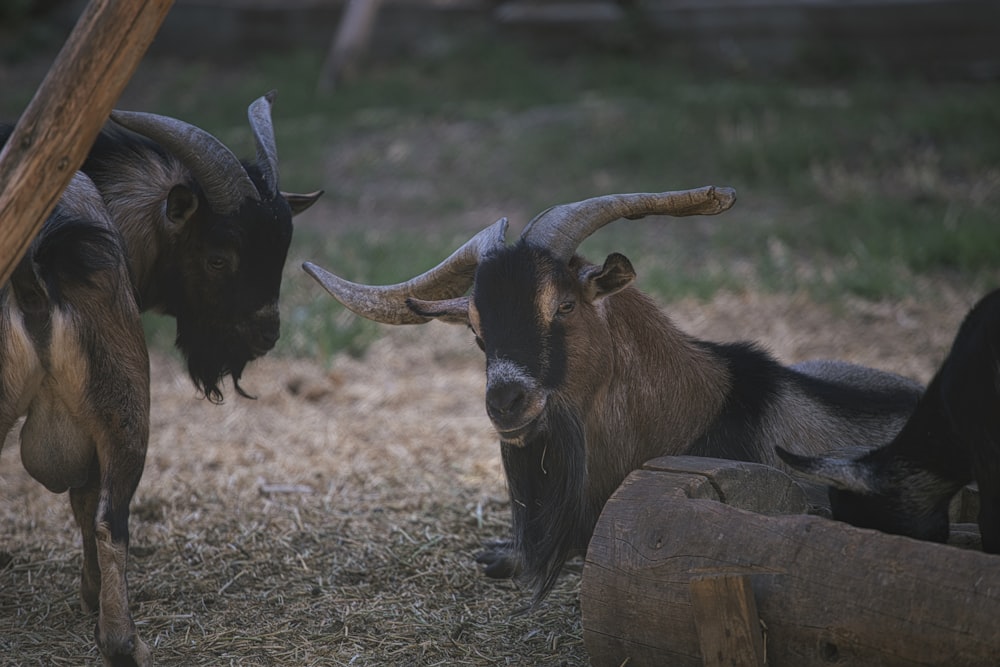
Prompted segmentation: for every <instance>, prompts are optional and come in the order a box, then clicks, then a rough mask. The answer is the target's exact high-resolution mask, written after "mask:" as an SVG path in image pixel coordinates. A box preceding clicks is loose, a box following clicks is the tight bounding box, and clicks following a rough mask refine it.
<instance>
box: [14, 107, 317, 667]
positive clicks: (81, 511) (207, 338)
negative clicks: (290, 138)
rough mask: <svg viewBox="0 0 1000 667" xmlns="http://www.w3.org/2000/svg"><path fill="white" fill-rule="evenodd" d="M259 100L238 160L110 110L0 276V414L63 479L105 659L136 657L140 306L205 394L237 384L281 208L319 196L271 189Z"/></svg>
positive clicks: (270, 325)
mask: <svg viewBox="0 0 1000 667" xmlns="http://www.w3.org/2000/svg"><path fill="white" fill-rule="evenodd" d="M272 101H273V95H267V96H265V97H261V98H260V99H258V100H256V101H255V102H254V103H253V104H252V105H251V106H250V109H249V115H250V123H251V127H252V130H253V133H254V136H255V137H256V143H257V160H256V161H255V162H253V163H250V164H247V165H243V164H241V163H240V161H239V160H238V159H237V158H236V157H235V156H234V155H233V154H232V153H231V152H230V151H229V149H228V148H226V147H225V146H224V145H223V144H222V143H221V142H219V141H218V139H215V138H214V137H212V136H211V135H210V134H208V133H207V132H204V131H203V130H200V129H198V128H196V127H193V126H191V125H188V124H186V123H183V122H181V121H178V120H175V119H171V118H166V117H163V116H155V115H152V114H142V113H126V112H114V114H113V120H114V121H115V122H114V123H109V124H108V125H107V126H106V127H105V128H104V130H103V131H102V132H101V134H100V136H99V137H98V139H97V141H96V142H95V145H94V147H93V149H92V150H91V152H90V154H89V157H88V159H87V161H86V163H85V164H84V166H83V168H82V170H81V172H78V173H77V174H76V176H75V177H74V179H73V181H72V182H71V184H70V186H69V187H68V188H67V190H66V191H65V193H64V194H63V196H62V197H61V199H60V201H59V203H58V204H57V206H56V208H55V210H54V211H53V213H52V215H51V216H50V217H49V218H48V219H47V220H46V222H45V223H44V225H43V226H42V229H41V231H40V232H39V234H38V235H37V237H36V238H35V239H34V240H33V241H32V244H31V246H30V247H29V249H28V251H27V253H26V255H25V256H24V258H23V259H22V260H21V262H20V263H19V264H18V266H17V267H16V268H15V270H14V272H13V274H12V277H11V279H10V281H9V282H8V284H7V285H4V286H3V287H2V289H0V429H2V432H3V433H6V432H8V431H9V430H10V429H11V428H13V426H14V425H15V423H16V421H17V420H18V418H19V417H21V416H24V417H25V420H24V423H23V426H22V427H21V431H20V446H21V458H22V461H23V463H24V466H25V468H26V469H27V471H28V472H29V473H30V474H31V476H32V477H34V478H35V479H36V480H38V481H39V482H41V483H42V484H44V485H45V486H46V487H47V488H48V489H49V490H51V491H53V492H56V493H62V492H64V491H67V490H68V491H69V496H70V504H71V506H72V509H73V515H74V517H75V519H76V522H77V524H78V525H79V528H80V531H81V533H82V536H83V568H82V574H81V586H80V593H81V597H82V601H83V606H84V608H85V609H88V610H97V611H98V620H97V624H96V629H95V636H96V640H97V645H98V648H99V649H100V652H101V655H102V656H103V658H104V660H105V662H106V663H107V664H114V665H139V666H140V667H143V666H145V665H149V664H151V657H150V652H149V650H148V648H147V647H146V645H145V644H144V643H143V642H142V640H141V639H140V638H139V636H138V635H137V633H136V630H135V625H134V623H133V621H132V617H131V613H130V611H129V603H128V589H127V585H126V561H127V556H128V542H129V532H128V518H129V502H130V501H131V498H132V495H133V494H134V492H135V489H136V487H137V485H138V483H139V479H140V477H141V475H142V470H143V465H144V462H145V455H146V447H147V444H148V439H149V437H148V436H149V360H148V355H147V349H146V342H145V339H144V334H143V327H142V322H141V320H140V315H139V313H140V311H143V310H149V309H153V310H158V311H161V312H163V313H166V314H168V315H172V316H173V317H175V318H176V321H177V346H178V348H180V350H181V351H182V353H183V354H184V355H185V357H186V358H187V361H188V370H189V373H190V375H191V378H192V380H193V381H194V383H195V384H196V386H198V387H199V388H200V389H201V390H202V391H203V392H204V393H205V395H206V396H207V397H208V398H209V399H211V400H213V401H221V400H222V390H221V388H220V383H221V382H222V380H223V379H224V378H225V376H226V375H229V376H231V377H232V380H233V385H234V387H235V388H236V391H237V392H238V393H240V394H243V395H245V394H244V392H243V390H242V389H241V388H240V386H239V378H240V375H241V372H242V371H243V369H244V368H245V366H246V365H247V363H249V362H250V361H251V360H252V359H254V358H256V357H259V356H261V355H263V354H265V353H266V352H267V351H268V350H270V349H271V347H273V345H274V343H275V341H276V340H277V338H278V327H279V319H278V304H277V301H278V290H279V287H280V282H281V273H282V268H283V266H284V263H285V257H286V254H287V251H288V246H289V242H290V240H291V235H292V215H293V214H294V213H297V212H298V211H301V210H304V209H305V208H307V207H308V206H309V205H310V204H311V203H312V202H313V201H315V199H316V197H318V193H317V194H314V195H286V194H284V193H281V192H280V191H279V190H278V185H277V181H278V172H277V155H276V152H275V147H274V130H273V127H272V125H271V116H270V113H271V112H270V107H271V103H272ZM125 127H128V128H130V129H125ZM7 136H8V133H7V132H3V131H0V139H3V140H5V139H6V137H7Z"/></svg>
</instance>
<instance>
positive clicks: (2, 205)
mask: <svg viewBox="0 0 1000 667" xmlns="http://www.w3.org/2000/svg"><path fill="white" fill-rule="evenodd" d="M172 4H173V0H91V2H90V3H89V4H88V5H87V7H86V8H85V9H84V11H83V13H82V14H81V15H80V18H79V20H77V22H76V26H75V27H74V28H73V31H72V32H71V33H70V35H69V38H68V39H67V40H66V43H65V44H64V45H63V48H62V50H60V52H59V54H58V55H57V56H56V59H55V61H54V62H53V63H52V66H51V67H50V68H49V71H48V74H46V76H45V79H44V80H43V81H42V83H41V85H40V86H39V87H38V90H37V91H35V96H34V97H33V98H32V100H31V102H30V103H29V104H28V107H27V108H26V109H25V110H24V113H23V114H22V115H21V118H20V119H19V120H18V123H17V126H16V127H15V128H14V131H13V133H12V134H11V136H10V138H9V139H8V140H7V143H6V145H5V146H4V147H3V149H2V150H0V285H2V284H4V283H6V282H7V280H8V278H10V274H11V272H12V271H13V269H14V266H16V265H17V262H18V261H20V259H21V257H23V256H24V253H25V251H26V250H27V249H28V245H29V244H30V243H31V240H32V239H33V238H34V237H35V235H36V234H37V233H38V230H39V229H41V226H42V223H43V222H44V221H45V218H46V217H48V215H49V213H51V212H52V209H53V208H54V207H55V205H56V202H58V201H59V197H60V196H61V195H62V192H63V190H64V189H65V188H66V185H67V184H69V181H70V179H71V178H72V177H73V173H74V172H75V171H76V170H77V169H79V168H80V165H81V164H83V161H84V159H85V158H86V156H87V152H88V151H89V150H90V146H91V145H92V144H93V143H94V139H95V137H96V136H97V133H98V132H99V131H100V129H101V126H102V125H103V124H104V122H105V120H106V119H107V117H108V114H109V113H110V112H111V109H112V108H113V106H114V104H115V102H117V101H118V97H119V96H120V95H121V93H122V90H124V88H125V86H126V84H128V82H129V79H131V78H132V74H133V73H134V72H135V69H136V67H137V66H138V65H139V61H140V60H141V59H142V56H143V54H145V52H146V49H147V48H148V47H149V44H150V43H151V42H152V41H153V38H154V37H155V36H156V33H157V31H158V30H159V28H160V24H161V23H162V22H163V19H164V17H166V15H167V12H168V11H169V10H170V6H171V5H172Z"/></svg>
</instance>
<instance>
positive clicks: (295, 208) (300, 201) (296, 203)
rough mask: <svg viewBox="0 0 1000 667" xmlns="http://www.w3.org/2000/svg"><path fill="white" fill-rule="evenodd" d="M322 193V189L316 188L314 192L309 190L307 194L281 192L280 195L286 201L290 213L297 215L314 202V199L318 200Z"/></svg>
mask: <svg viewBox="0 0 1000 667" xmlns="http://www.w3.org/2000/svg"><path fill="white" fill-rule="evenodd" d="M322 194H323V191H322V190H317V191H316V192H310V193H309V194H307V195H300V194H297V193H295V192H282V193H281V196H282V197H284V198H285V201H287V202H288V206H289V207H290V208H291V209H292V215H298V214H299V213H301V212H302V211H304V210H306V209H307V208H309V207H310V206H312V205H313V204H315V203H316V200H318V199H319V198H320V196H321V195H322Z"/></svg>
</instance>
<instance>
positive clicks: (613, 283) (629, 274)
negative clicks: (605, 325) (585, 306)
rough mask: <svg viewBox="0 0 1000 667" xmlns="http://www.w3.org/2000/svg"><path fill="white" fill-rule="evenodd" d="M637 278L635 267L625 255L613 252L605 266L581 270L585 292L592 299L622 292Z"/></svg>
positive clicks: (605, 261)
mask: <svg viewBox="0 0 1000 667" xmlns="http://www.w3.org/2000/svg"><path fill="white" fill-rule="evenodd" d="M634 280H635V269H634V268H632V262H630V261H628V257H626V256H625V255H622V254H619V253H617V252H613V253H611V254H610V255H608V258H607V259H605V260H604V266H602V267H600V268H598V267H596V266H588V267H587V268H585V269H583V270H582V271H581V272H580V283H581V286H582V287H583V293H584V294H586V295H587V298H588V299H590V300H591V301H594V300H596V299H601V298H604V297H606V296H611V295H612V294H615V293H616V292H620V291H622V290H623V289H625V288H626V287H628V286H629V285H631V284H632V282H633V281H634Z"/></svg>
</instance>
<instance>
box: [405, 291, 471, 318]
mask: <svg viewBox="0 0 1000 667" xmlns="http://www.w3.org/2000/svg"><path fill="white" fill-rule="evenodd" d="M406 306H407V308H409V309H410V310H412V311H413V312H414V313H416V314H417V315H420V316H421V317H429V318H433V319H436V320H441V321H442V322H447V323H448V324H464V325H469V323H470V320H469V297H467V296H460V297H458V298H455V299H443V300H441V301H424V300H423V299H414V298H409V299H407V300H406Z"/></svg>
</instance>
